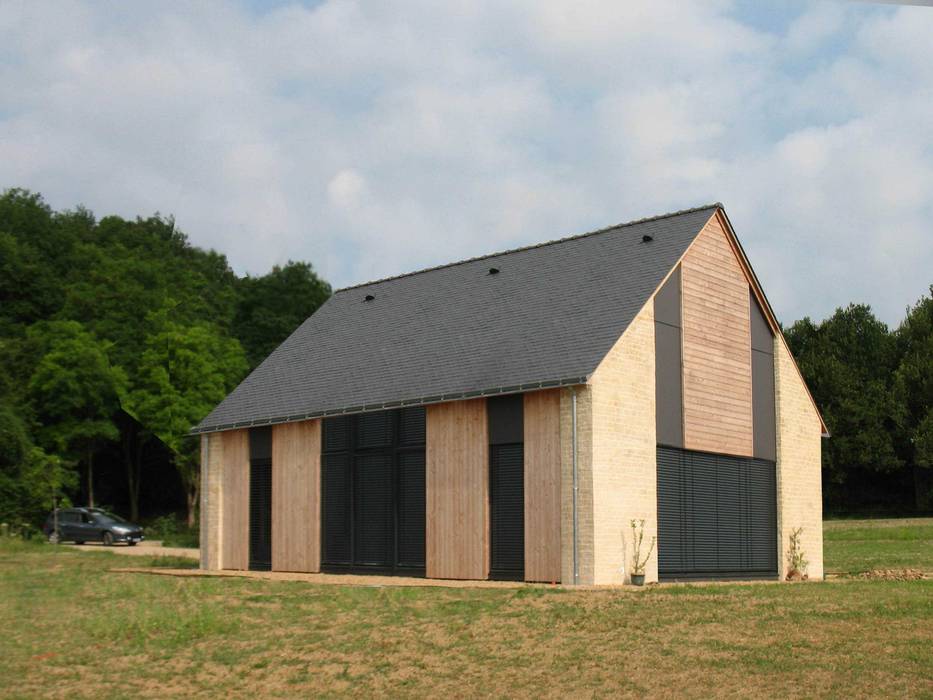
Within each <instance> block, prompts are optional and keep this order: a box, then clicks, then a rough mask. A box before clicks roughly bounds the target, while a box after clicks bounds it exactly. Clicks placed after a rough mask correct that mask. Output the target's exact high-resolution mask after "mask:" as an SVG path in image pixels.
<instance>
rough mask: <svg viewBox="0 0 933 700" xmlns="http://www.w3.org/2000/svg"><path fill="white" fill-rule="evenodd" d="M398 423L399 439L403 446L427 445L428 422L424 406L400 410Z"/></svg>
mask: <svg viewBox="0 0 933 700" xmlns="http://www.w3.org/2000/svg"><path fill="white" fill-rule="evenodd" d="M398 423H399V426H398V433H399V437H398V439H399V442H400V443H401V444H402V445H423V444H424V443H425V431H426V428H427V422H426V420H425V413H424V407H423V406H418V407H416V408H403V409H402V410H400V411H399V412H398Z"/></svg>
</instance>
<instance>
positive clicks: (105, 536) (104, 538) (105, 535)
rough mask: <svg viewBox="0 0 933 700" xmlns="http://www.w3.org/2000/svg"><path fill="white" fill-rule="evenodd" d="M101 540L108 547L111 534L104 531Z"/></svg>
mask: <svg viewBox="0 0 933 700" xmlns="http://www.w3.org/2000/svg"><path fill="white" fill-rule="evenodd" d="M103 542H104V546H105V547H109V546H110V545H112V544H113V535H111V534H110V533H109V532H105V533H104V537H103Z"/></svg>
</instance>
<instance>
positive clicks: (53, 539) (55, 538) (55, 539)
mask: <svg viewBox="0 0 933 700" xmlns="http://www.w3.org/2000/svg"><path fill="white" fill-rule="evenodd" d="M61 541H62V538H61V535H59V534H58V533H57V532H50V533H49V543H50V544H58V543H59V542H61Z"/></svg>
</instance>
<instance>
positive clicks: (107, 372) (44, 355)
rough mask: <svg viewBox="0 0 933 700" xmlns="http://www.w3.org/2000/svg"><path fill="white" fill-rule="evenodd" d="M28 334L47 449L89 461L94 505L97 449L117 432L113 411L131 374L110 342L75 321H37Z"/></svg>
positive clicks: (34, 392) (32, 385)
mask: <svg viewBox="0 0 933 700" xmlns="http://www.w3.org/2000/svg"><path fill="white" fill-rule="evenodd" d="M29 337H30V340H32V341H33V342H34V344H35V346H36V347H38V348H40V349H41V359H39V361H38V363H37V364H36V367H35V370H34V371H33V373H32V376H31V377H30V379H29V393H30V396H31V398H32V401H33V405H34V407H35V411H36V416H37V418H38V419H39V420H40V421H41V425H42V427H41V428H40V429H39V431H38V435H39V439H40V443H41V444H42V445H43V446H44V447H45V448H46V450H47V451H49V452H53V453H56V454H58V455H60V456H62V457H65V458H69V459H71V460H73V461H74V462H78V463H81V464H83V465H84V469H85V476H86V484H87V501H88V505H90V506H93V505H94V454H95V451H96V450H97V448H99V447H100V445H101V443H102V442H104V441H107V440H115V439H116V438H117V429H116V427H115V426H114V424H113V416H114V414H115V413H116V411H117V409H118V408H119V395H120V392H121V391H122V390H123V386H124V385H125V382H126V377H125V375H124V374H123V372H122V371H121V370H120V369H118V368H115V367H113V366H112V365H111V364H110V359H109V358H108V356H107V350H108V348H109V344H108V343H106V342H104V341H100V340H97V339H96V338H95V337H94V336H93V335H92V334H91V333H89V332H88V331H87V330H85V329H84V327H83V326H82V325H81V324H80V323H77V322H75V321H52V322H48V323H40V324H36V325H35V326H33V327H32V328H30V330H29Z"/></svg>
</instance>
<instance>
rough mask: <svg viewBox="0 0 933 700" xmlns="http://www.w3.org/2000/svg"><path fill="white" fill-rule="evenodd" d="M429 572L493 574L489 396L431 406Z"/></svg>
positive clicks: (455, 576)
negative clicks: (489, 504)
mask: <svg viewBox="0 0 933 700" xmlns="http://www.w3.org/2000/svg"><path fill="white" fill-rule="evenodd" d="M425 481H426V496H427V531H426V533H425V534H426V547H425V549H426V558H427V561H426V572H425V573H426V575H427V576H428V577H429V578H452V579H485V578H487V577H488V575H489V512H488V503H489V438H488V430H487V421H486V400H485V399H473V400H469V401H452V402H450V403H442V404H437V405H434V406H428V407H427V455H426V472H425Z"/></svg>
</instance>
